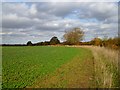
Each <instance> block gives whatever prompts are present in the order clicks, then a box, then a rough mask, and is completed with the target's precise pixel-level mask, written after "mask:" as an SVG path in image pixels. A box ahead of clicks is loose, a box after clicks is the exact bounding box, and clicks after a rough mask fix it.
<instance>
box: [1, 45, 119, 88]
mask: <svg viewBox="0 0 120 90" xmlns="http://www.w3.org/2000/svg"><path fill="white" fill-rule="evenodd" d="M91 49H92V50H91ZM93 50H94V51H95V50H96V53H93ZM98 51H100V50H98V49H93V48H82V47H64V46H60V47H51V46H27V47H26V46H23V47H19V46H17V47H12V46H11V47H2V52H3V53H2V82H3V83H2V87H3V88H25V87H27V88H31V87H32V88H48V87H49V88H51V87H52V88H66V87H67V88H81V87H87V88H90V87H112V86H113V87H118V82H115V84H114V83H112V81H114V80H117V78H115V79H114V80H113V79H111V77H116V76H117V75H118V73H116V72H117V71H116V70H117V69H115V68H112V69H110V72H109V73H107V76H106V77H108V81H104V80H103V81H102V78H101V76H100V75H102V74H101V72H98V70H101V69H100V65H99V62H98V61H99V59H98V57H97V55H95V54H97V53H98ZM114 55H116V54H114ZM102 57H103V56H102ZM114 57H116V56H113V58H114ZM111 59H112V58H111ZM96 60H98V61H96ZM114 60H117V58H114ZM111 61H112V60H111ZM106 62H107V60H106ZM106 62H105V63H106ZM112 62H114V61H112ZM100 63H101V65H103V70H104V69H105V70H107V68H106V67H105V65H104V64H102V63H104V62H103V61H100ZM97 64H98V65H97ZM96 65H97V66H96ZM110 65H111V64H110ZM110 65H109V64H108V65H107V66H108V67H109V66H110ZM112 65H113V64H112ZM116 65H117V64H116V63H115V66H116ZM111 67H112V66H110V68H111ZM113 69H114V72H115V73H114V72H113ZM107 71H109V70H107ZM110 73H112V74H110ZM98 74H99V75H98ZM109 75H113V76H111V77H109ZM95 79H96V80H95ZM109 80H112V81H111V82H110V83H108V82H109ZM100 81H101V82H100ZM96 82H97V84H96ZM103 82H104V83H103ZM104 84H105V85H106V86H105V85H104Z"/></svg>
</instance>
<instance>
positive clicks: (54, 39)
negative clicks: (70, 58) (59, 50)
mask: <svg viewBox="0 0 120 90" xmlns="http://www.w3.org/2000/svg"><path fill="white" fill-rule="evenodd" d="M50 44H51V45H55V44H60V41H59V40H58V38H57V37H52V38H51V40H50Z"/></svg>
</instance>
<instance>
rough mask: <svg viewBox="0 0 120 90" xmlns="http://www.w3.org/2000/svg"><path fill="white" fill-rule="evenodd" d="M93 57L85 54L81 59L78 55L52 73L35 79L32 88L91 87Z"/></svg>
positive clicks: (93, 84)
mask: <svg viewBox="0 0 120 90" xmlns="http://www.w3.org/2000/svg"><path fill="white" fill-rule="evenodd" d="M93 61H94V58H93V57H90V56H89V55H87V54H86V58H84V59H81V57H80V56H79V55H78V56H76V57H75V58H73V59H72V60H71V61H70V62H68V63H66V64H64V65H62V66H61V67H60V68H58V69H57V70H56V71H55V72H54V73H53V74H50V75H47V76H45V77H44V78H42V79H39V78H38V79H37V80H36V82H35V83H34V85H32V86H30V87H32V88H93V87H94V86H95V83H94V62H93Z"/></svg>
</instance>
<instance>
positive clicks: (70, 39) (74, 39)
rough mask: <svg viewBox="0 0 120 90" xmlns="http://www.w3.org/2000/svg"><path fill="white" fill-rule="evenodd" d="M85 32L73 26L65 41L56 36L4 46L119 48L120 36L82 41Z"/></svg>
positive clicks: (66, 32) (66, 34)
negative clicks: (42, 40)
mask: <svg viewBox="0 0 120 90" xmlns="http://www.w3.org/2000/svg"><path fill="white" fill-rule="evenodd" d="M83 36H84V32H83V30H82V29H80V28H73V29H71V30H68V31H65V33H64V35H63V39H64V42H60V40H59V39H58V38H57V37H56V36H54V37H52V38H51V39H50V41H44V42H38V43H32V42H31V41H28V42H27V44H13V45H9V44H3V45H2V46H44V45H95V46H100V47H108V48H113V49H118V48H119V46H120V38H119V37H114V38H104V39H101V38H94V39H93V40H91V41H88V42H81V41H82V40H83Z"/></svg>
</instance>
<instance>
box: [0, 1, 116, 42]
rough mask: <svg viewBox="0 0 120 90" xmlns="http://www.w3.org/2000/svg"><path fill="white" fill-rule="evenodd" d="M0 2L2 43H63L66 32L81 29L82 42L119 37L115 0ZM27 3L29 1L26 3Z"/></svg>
mask: <svg viewBox="0 0 120 90" xmlns="http://www.w3.org/2000/svg"><path fill="white" fill-rule="evenodd" d="M3 1H4V2H3V3H2V32H1V33H0V35H2V43H9V44H11V43H17V44H18V43H20V44H23V43H26V42H27V41H29V40H30V41H32V42H33V43H36V42H40V41H49V40H50V39H51V37H53V36H57V37H58V38H59V39H60V40H61V41H63V34H64V32H65V30H70V29H71V28H74V27H80V28H81V29H82V30H83V31H84V32H85V36H84V41H89V40H91V39H93V38H94V37H100V38H103V37H115V36H117V35H118V3H117V2H116V1H118V0H112V1H115V2H58V1H57V0H56V1H55V2H22V1H23V0H12V1H16V2H7V1H8V0H3ZM29 1H30V0H29Z"/></svg>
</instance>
